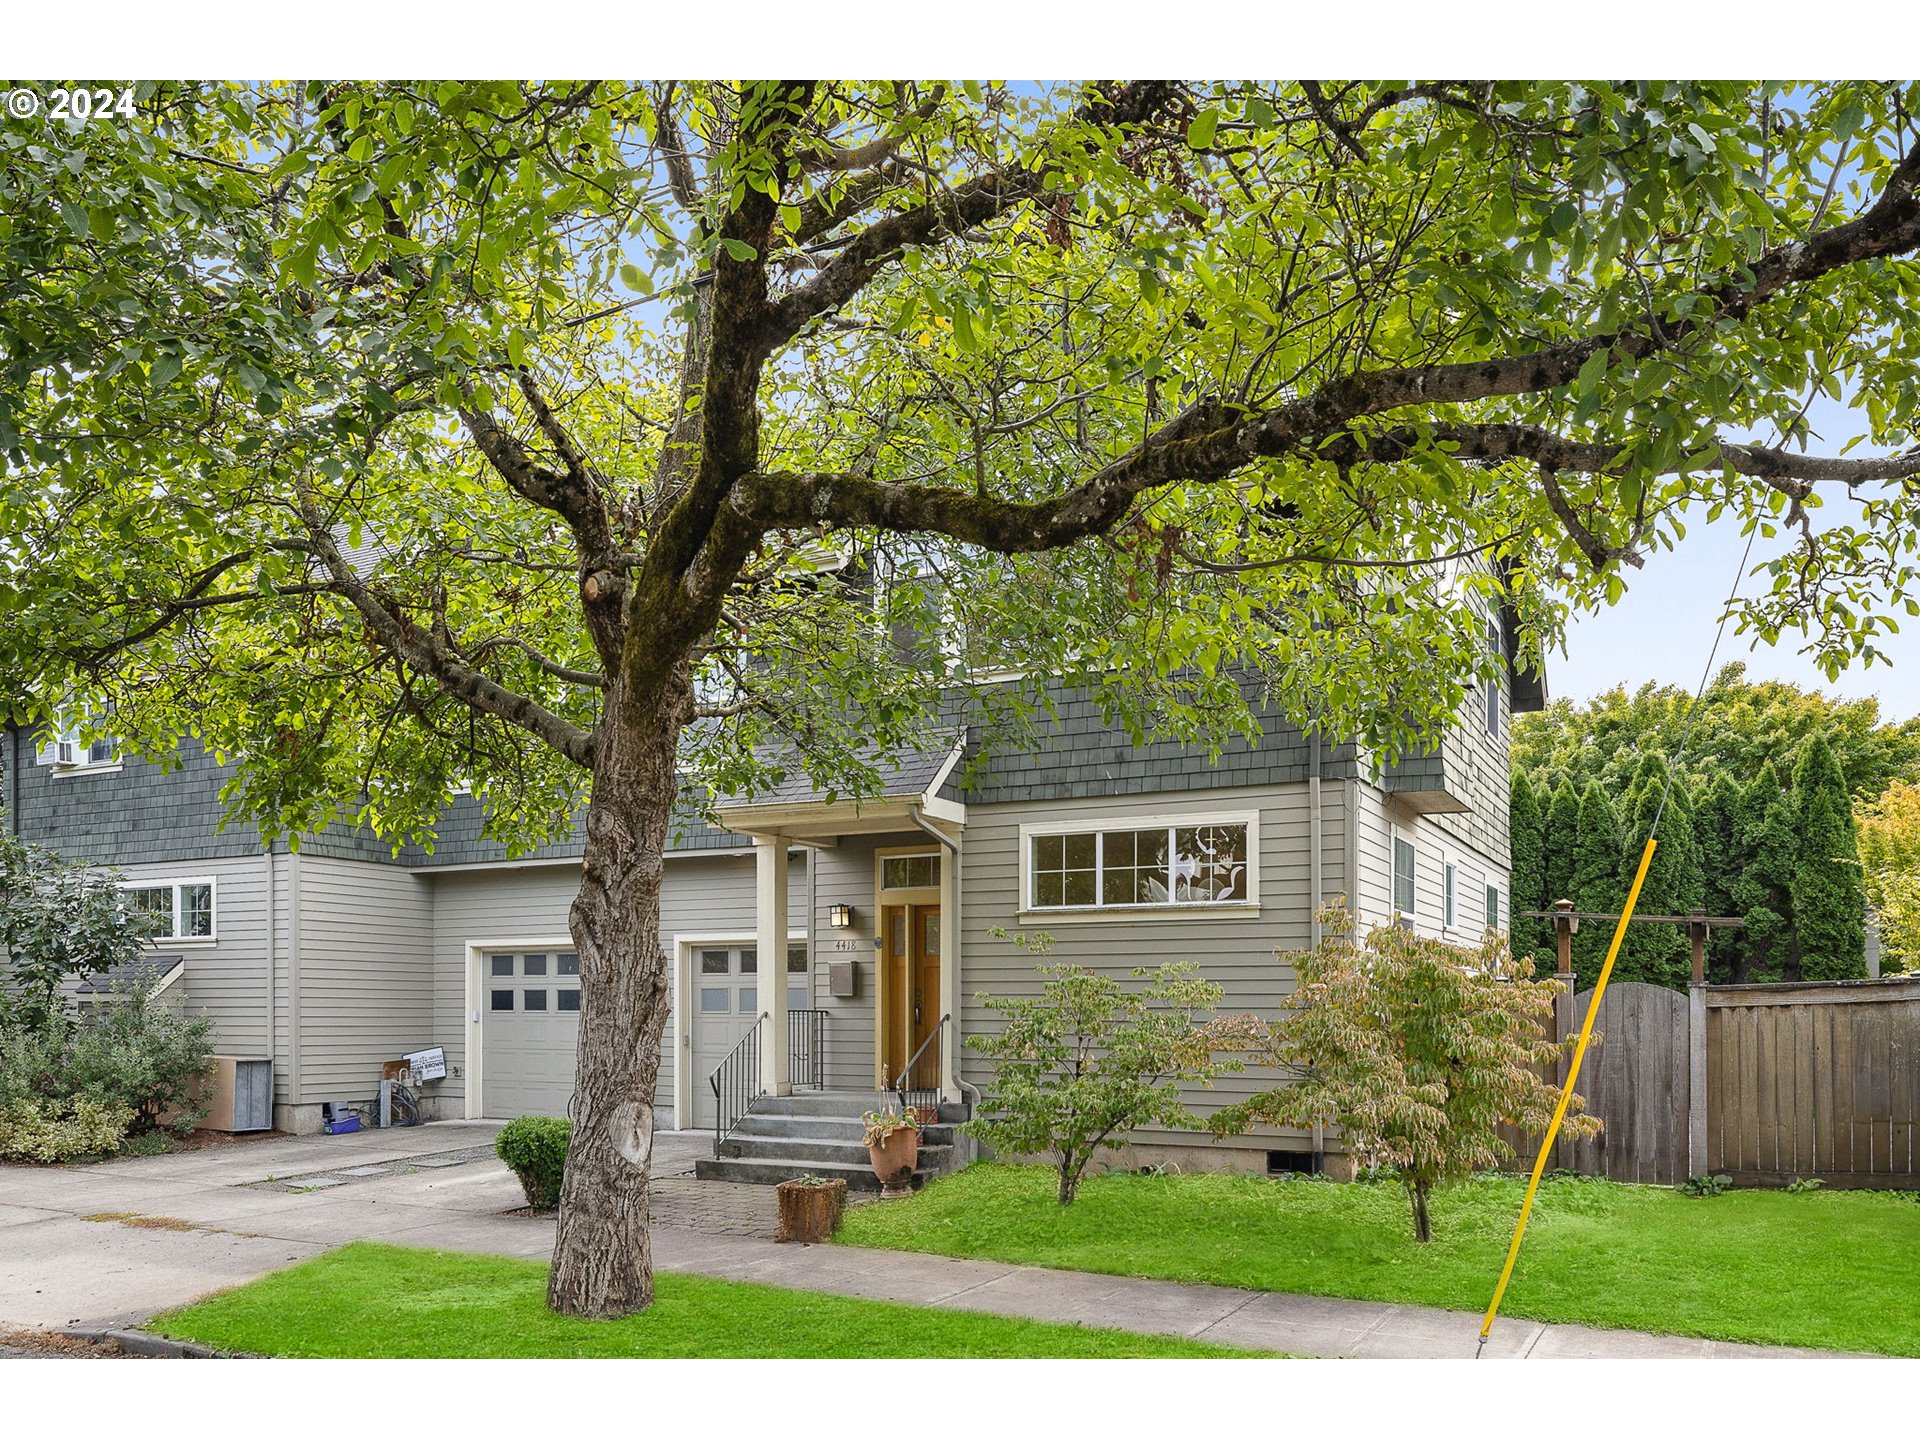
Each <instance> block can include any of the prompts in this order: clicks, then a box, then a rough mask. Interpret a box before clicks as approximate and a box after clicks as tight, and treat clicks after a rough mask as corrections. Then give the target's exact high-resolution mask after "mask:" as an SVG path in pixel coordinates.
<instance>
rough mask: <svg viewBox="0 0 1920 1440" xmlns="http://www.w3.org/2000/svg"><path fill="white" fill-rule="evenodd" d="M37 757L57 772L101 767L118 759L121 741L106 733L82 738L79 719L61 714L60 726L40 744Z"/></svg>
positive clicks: (112, 764) (116, 762) (67, 772)
mask: <svg viewBox="0 0 1920 1440" xmlns="http://www.w3.org/2000/svg"><path fill="white" fill-rule="evenodd" d="M37 758H38V759H39V761H40V763H41V764H42V765H51V766H52V767H53V771H54V773H55V774H56V775H61V774H71V773H73V772H75V771H81V770H103V769H107V768H109V767H111V766H117V765H118V764H119V763H120V745H119V742H118V741H116V740H114V739H113V737H112V736H107V735H103V736H100V737H97V738H95V739H92V740H87V739H83V738H82V736H81V727H80V722H79V721H78V720H77V719H74V718H72V717H71V716H68V715H64V714H63V715H62V716H61V718H60V728H59V729H58V730H57V731H55V732H54V733H53V734H52V735H50V736H49V737H48V738H47V740H46V743H45V744H43V745H42V746H41V747H40V753H39V755H38V757H37Z"/></svg>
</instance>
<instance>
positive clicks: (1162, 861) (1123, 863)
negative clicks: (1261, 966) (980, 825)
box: [1027, 820, 1255, 910]
mask: <svg viewBox="0 0 1920 1440" xmlns="http://www.w3.org/2000/svg"><path fill="white" fill-rule="evenodd" d="M1251 836H1252V826H1251V824H1250V823H1249V822H1247V821H1245V820H1220V821H1196V822H1193V823H1180V822H1178V821H1176V822H1174V823H1171V824H1165V825H1144V824H1140V823H1138V822H1133V823H1129V824H1126V825H1124V826H1115V827H1113V828H1111V829H1102V830H1091V829H1089V830H1071V831H1061V832H1050V833H1045V834H1038V835H1029V836H1028V840H1027V843H1028V852H1027V855H1028V869H1027V878H1028V891H1027V898H1028V906H1029V908H1030V909H1034V910H1122V909H1128V908H1134V907H1141V906H1166V905H1235V904H1240V905H1244V904H1247V903H1249V902H1251V901H1252V900H1253V899H1254V898H1255V896H1254V893H1253V883H1252V880H1253V867H1252V864H1251V863H1250V858H1249V855H1250V850H1251V843H1250V842H1251Z"/></svg>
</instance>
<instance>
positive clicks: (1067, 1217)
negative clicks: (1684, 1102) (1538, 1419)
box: [839, 1165, 1920, 1355]
mask: <svg viewBox="0 0 1920 1440" xmlns="http://www.w3.org/2000/svg"><path fill="white" fill-rule="evenodd" d="M1053 1184H1054V1180H1053V1173H1052V1172H1051V1171H1049V1170H1045V1169H1041V1168H1039V1167H1035V1166H1007V1165H975V1166H973V1167H971V1168H969V1169H967V1170H965V1171H962V1172H961V1173H959V1174H956V1175H952V1176H949V1177H947V1178H946V1179H943V1180H940V1181H938V1182H936V1183H935V1184H932V1185H930V1186H928V1187H927V1188H926V1189H925V1190H924V1191H922V1192H921V1193H920V1194H918V1195H916V1196H914V1197H913V1198H912V1199H910V1200H899V1201H895V1202H893V1203H890V1204H886V1205H869V1206H863V1207H861V1208H860V1209H857V1210H854V1211H851V1212H849V1214H848V1215H847V1219H846V1224H845V1226H844V1227H843V1228H842V1230H841V1232H840V1237H839V1238H840V1240H841V1241H842V1243H845V1244H851V1245H870V1246H877V1247H881V1248H886V1249H896V1250H923V1251H930V1252H932V1253H934V1254H938V1255H968V1256H978V1257H981V1258H986V1259H994V1260H1008V1261H1016V1262H1019V1263H1023V1264H1029V1265H1050V1266H1056V1267H1059V1268H1063V1269H1069V1270H1092V1271H1097V1272H1100V1273H1102V1274H1109V1275H1146V1276H1153V1277H1157V1278H1160V1279H1167V1280H1196V1281H1207V1282H1211V1283H1213V1284H1217V1285H1237V1286H1242V1287H1245V1288H1247V1289H1253V1290H1283V1291H1294V1292H1298V1293H1302V1294H1309V1295H1340V1296H1348V1297H1352V1298H1355V1299H1364V1300H1390V1301H1399V1302H1406V1303H1413V1304H1423V1305H1439V1306H1444V1307H1448V1308H1451V1309H1457V1310H1474V1311H1478V1310H1482V1309H1484V1308H1485V1307H1486V1304H1487V1300H1488V1298H1489V1297H1490V1295H1491V1294H1492V1290H1493V1282H1494V1279H1495V1278H1496V1276H1497V1275H1498V1274H1499V1268H1500V1262H1501V1260H1502V1258H1503V1257H1504V1255H1505V1253H1506V1245H1507V1240H1508V1237H1509V1236H1510V1235H1511V1233H1512V1229H1513V1222H1514V1219H1515V1217H1516V1215H1517V1214H1518V1212H1519V1208H1520V1197H1521V1193H1522V1190H1523V1185H1522V1182H1520V1181H1518V1180H1514V1179H1510V1178H1507V1177H1504V1176H1501V1177H1485V1178H1482V1179H1479V1180H1476V1181H1473V1182H1472V1183H1469V1184H1465V1185H1460V1186H1456V1187H1453V1188H1450V1189H1448V1190H1446V1191H1443V1192H1442V1193H1440V1194H1439V1195H1437V1196H1436V1197H1435V1199H1434V1206H1433V1215H1434V1231H1435V1237H1436V1238H1435V1239H1434V1241H1433V1243H1432V1244H1431V1245H1429V1246H1427V1247H1424V1248H1423V1247H1421V1246H1419V1245H1417V1244H1415V1243H1414V1241H1413V1238H1412V1231H1411V1227H1410V1226H1409V1223H1408V1219H1407V1205H1406V1201H1405V1198H1404V1197H1403V1195H1402V1193H1401V1191H1400V1189H1399V1187H1397V1186H1394V1185H1334V1184H1323V1183H1315V1182H1302V1181H1290V1182H1277V1181H1272V1180H1267V1179H1265V1178H1263V1177H1257V1176H1233V1175H1177V1176H1143V1175H1130V1174H1113V1175H1105V1176H1101V1177H1100V1178H1098V1179H1094V1180H1090V1181H1088V1182H1087V1183H1086V1184H1085V1185H1084V1186H1083V1187H1082V1188H1081V1191H1080V1198H1079V1199H1078V1200H1077V1201H1076V1202H1075V1203H1074V1204H1073V1205H1072V1206H1071V1207H1068V1208H1066V1209H1062V1208H1061V1207H1060V1206H1059V1205H1058V1204H1057V1203H1055V1201H1054V1198H1053ZM1915 1201H1916V1197H1915V1196H1914V1195H1912V1194H1904V1195H1896V1194H1889V1193H1884V1192H1881V1193H1876V1192H1867V1191H1851V1192H1848V1191H1835V1190H1821V1191H1816V1192H1814V1193H1811V1194H1803V1195H1789V1194H1787V1193H1785V1192H1784V1191H1778V1190H1735V1191H1732V1192H1730V1193H1728V1194H1726V1195H1722V1196H1719V1197H1717V1198H1713V1199H1704V1200H1690V1199H1688V1198H1686V1197H1685V1196H1683V1195H1681V1194H1679V1193H1678V1192H1677V1191H1674V1190H1670V1189H1665V1188H1662V1187H1656V1186H1644V1185H1613V1184H1608V1183H1606V1182H1604V1181H1582V1180H1571V1179H1560V1180H1552V1181H1548V1182H1547V1183H1545V1184H1543V1185H1542V1186H1541V1188H1540V1198H1539V1200H1538V1201H1537V1202H1536V1204H1535V1206H1534V1215H1533V1220H1532V1223H1531V1224H1530V1225H1529V1226H1528V1228H1527V1244H1526V1249H1525V1250H1524V1251H1523V1252H1522V1254H1521V1257H1520V1265H1519V1268H1518V1270H1517V1271H1516V1272H1515V1274H1514V1279H1513V1283H1512V1285H1511V1286H1510V1287H1509V1288H1508V1291H1507V1299H1506V1303H1505V1304H1504V1306H1503V1307H1502V1311H1501V1313H1502V1314H1505V1315H1516V1316H1528V1317H1530V1318H1532V1319H1536V1320H1558V1321H1575V1322H1579V1323H1582V1324H1587V1325H1599V1326H1607V1327H1613V1328H1620V1329H1631V1330H1651V1331H1658V1332H1662V1333H1666V1334H1675V1335H1700V1336H1707V1337H1710V1338H1714V1339H1722V1340H1747V1341H1754V1342H1760V1343H1766V1344H1776V1345H1805V1346H1813V1347H1818V1348H1823V1349H1835V1350H1871V1351H1879V1352H1882V1353H1885V1354H1891V1355H1920V1204H1917V1203H1915Z"/></svg>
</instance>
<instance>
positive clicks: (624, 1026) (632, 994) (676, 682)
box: [547, 661, 693, 1320]
mask: <svg viewBox="0 0 1920 1440" xmlns="http://www.w3.org/2000/svg"><path fill="white" fill-rule="evenodd" d="M692 709H693V690H692V684H691V679H690V674H689V670H688V667H687V665H686V663H685V662H684V661H682V662H681V663H680V664H678V665H675V666H673V667H672V668H671V669H670V670H669V672H668V673H667V675H666V676H664V677H662V678H660V679H659V680H658V681H657V682H655V683H649V684H648V686H647V688H646V689H645V690H643V691H637V692H636V691H630V690H629V689H628V686H627V682H625V681H624V680H616V681H615V682H614V685H613V688H612V689H611V690H610V691H609V693H608V696H607V706H606V710H605V712H604V713H603V716H602V720H601V726H600V732H599V733H600V746H599V752H598V755H597V757H596V764H595V766H594V775H593V797H592V800H591V802H590V803H589V805H588V807H587V843H586V859H585V865H584V873H583V875H582V877H581V884H580V893H579V894H578V895H577V896H576V897H575V898H574V902H573V910H572V914H571V928H572V932H573V940H574V945H575V947H576V948H577V949H578V950H579V952H580V1045H579V1061H578V1071H577V1074H576V1078H575V1081H574V1096H573V1107H572V1108H573V1136H572V1140H571V1142H570V1144H569V1147H568V1150H567V1170H566V1179H565V1181H564V1183H563V1184H562V1187H561V1191H560V1217H559V1226H558V1233H557V1235H556V1237H555V1241H554V1247H553V1270H552V1273H551V1276H550V1277H549V1279H548V1282H547V1304H548V1305H549V1306H550V1307H551V1308H552V1309H553V1310H555V1311H556V1312H558V1313H559V1314H562V1315H573V1316H579V1317H583V1318H587V1319H602V1320H608V1319H615V1318H618V1317H619V1316H622V1315H632V1314H635V1313H637V1312H638V1311H641V1310H644V1309H646V1308H647V1306H648V1305H650V1304H652V1303H653V1257H652V1250H651V1246H650V1243H649V1236H648V1218H647V1191H648V1185H649V1181H650V1179H651V1175H652V1162H653V1095H654V1086H655V1083H656V1082H657V1080H658V1078H659V1074H660V1041H661V1035H662V1032H663V1030H664V1028H665V1025H666V1019H667V1005H668V999H669V996H670V993H671V991H670V983H669V979H668V969H667V957H666V954H665V952H664V951H663V950H662V948H661V944H660V892H661V886H662V881H663V879H664V876H665V868H666V848H667V833H668V828H669V826H670V824H671V817H672V811H673V802H674V798H675V794H676V791H677V778H676V775H675V770H674V762H675V758H676V753H677V748H678V742H679V735H680V730H681V727H682V726H683V725H684V724H685V723H686V721H687V718H688V716H689V715H690V714H691V713H692Z"/></svg>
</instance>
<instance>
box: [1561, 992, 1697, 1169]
mask: <svg viewBox="0 0 1920 1440" xmlns="http://www.w3.org/2000/svg"><path fill="white" fill-rule="evenodd" d="M1592 1003H1593V992H1592V991H1591V990H1588V991H1586V992H1585V993H1583V994H1581V995H1578V996H1576V997H1575V998H1574V1002H1573V1013H1572V1017H1571V1018H1572V1028H1573V1029H1574V1030H1576V1031H1577V1030H1578V1029H1579V1026H1580V1021H1581V1019H1582V1018H1583V1017H1584V1016H1585V1015H1586V1013H1587V1006H1588V1005H1590V1004H1592ZM1593 1028H1594V1031H1595V1033H1596V1035H1597V1036H1598V1037H1599V1040H1600V1043H1599V1044H1597V1045H1594V1046H1593V1047H1592V1048H1590V1049H1589V1050H1588V1051H1587V1058H1586V1059H1585V1060H1583V1061H1582V1062H1581V1065H1580V1079H1579V1082H1578V1084H1577V1085H1575V1087H1574V1088H1575V1089H1576V1090H1577V1091H1578V1092H1579V1093H1580V1094H1581V1095H1583V1096H1584V1097H1586V1102H1587V1113H1589V1114H1591V1115H1598V1116H1599V1117H1600V1120H1601V1122H1602V1124H1603V1125H1604V1126H1605V1129H1604V1130H1603V1131H1602V1132H1601V1133H1600V1135H1599V1136H1597V1137H1596V1138H1594V1139H1592V1140H1578V1141H1573V1142H1568V1143H1563V1144H1562V1145H1560V1146H1559V1147H1558V1148H1559V1150H1560V1157H1561V1158H1560V1163H1561V1164H1562V1165H1565V1166H1567V1167H1568V1168H1569V1169H1573V1170H1578V1171H1580V1172H1582V1173H1583V1174H1587V1175H1604V1176H1606V1177H1607V1178H1608V1179H1609V1180H1626V1181H1631V1182H1633V1183H1636V1184H1643V1185H1670V1184H1672V1183H1674V1181H1675V1180H1677V1179H1684V1178H1685V1177H1686V1175H1687V1173H1688V1171H1687V1144H1688V1123H1689V1116H1690V1114H1691V1107H1692V1100H1693V1082H1692V1067H1691V1063H1690V1048H1689V1043H1690V1040H1691V1026H1690V1024H1689V1021H1688V1005H1687V996H1686V994H1685V993H1684V992H1682V991H1679V990H1669V989H1667V988H1666V987H1664V986H1661V985H1642V984H1640V983H1639V982H1637V981H1632V980H1628V981H1621V982H1619V983H1616V984H1613V985H1609V986H1608V987H1607V993H1606V996H1605V998H1604V999H1602V1000H1601V1002H1600V1013H1599V1014H1598V1015H1596V1016H1595V1017H1594V1021H1593Z"/></svg>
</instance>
